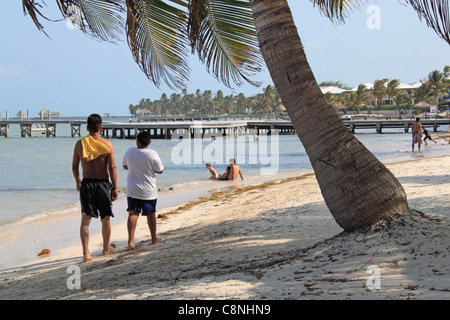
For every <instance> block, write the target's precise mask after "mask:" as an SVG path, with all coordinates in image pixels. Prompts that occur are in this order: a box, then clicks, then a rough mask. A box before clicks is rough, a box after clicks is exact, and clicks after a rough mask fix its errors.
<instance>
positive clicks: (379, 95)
mask: <svg viewBox="0 0 450 320" xmlns="http://www.w3.org/2000/svg"><path fill="white" fill-rule="evenodd" d="M372 93H373V96H374V97H375V98H376V99H377V101H378V102H379V103H380V105H382V104H383V98H384V97H386V94H387V93H386V85H385V83H384V81H383V80H375V82H374V83H373V91H372Z"/></svg>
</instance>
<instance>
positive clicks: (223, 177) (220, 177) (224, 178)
mask: <svg viewBox="0 0 450 320" xmlns="http://www.w3.org/2000/svg"><path fill="white" fill-rule="evenodd" d="M230 171H231V167H230V166H228V167H227V169H226V171H225V173H223V174H219V177H218V178H217V180H229V179H228V176H229V175H230Z"/></svg>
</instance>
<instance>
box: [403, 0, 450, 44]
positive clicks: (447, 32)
mask: <svg viewBox="0 0 450 320" xmlns="http://www.w3.org/2000/svg"><path fill="white" fill-rule="evenodd" d="M406 1H407V2H408V3H409V4H410V5H411V6H412V7H413V8H414V10H416V12H417V14H418V15H419V18H420V19H425V21H426V23H427V25H428V26H429V27H430V28H432V29H433V30H434V31H435V32H436V33H437V34H438V35H439V37H441V38H442V39H443V40H445V41H446V42H447V43H448V44H450V7H449V3H448V0H406Z"/></svg>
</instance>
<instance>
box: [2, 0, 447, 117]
mask: <svg viewBox="0 0 450 320" xmlns="http://www.w3.org/2000/svg"><path fill="white" fill-rule="evenodd" d="M288 2H289V5H290V7H291V10H292V14H293V17H294V20H295V24H296V26H297V29H298V32H299V35H300V37H301V39H302V42H303V45H304V46H305V50H306V54H307V58H308V61H309V63H310V65H311V67H312V70H313V72H314V74H315V76H316V79H317V81H318V82H319V83H320V82H322V81H328V80H333V81H341V82H343V83H344V84H347V85H348V86H350V87H356V86H358V85H359V84H361V83H367V82H369V83H373V82H374V81H375V80H377V79H386V78H390V79H398V80H400V81H401V82H404V83H408V84H412V83H417V82H419V81H420V80H423V79H425V78H426V77H427V76H428V73H429V72H431V71H433V70H440V71H442V70H443V69H444V66H445V65H450V46H449V45H448V44H447V43H446V42H445V41H444V40H442V39H441V38H439V37H438V36H437V35H436V34H435V33H434V31H433V30H431V29H430V28H428V27H427V25H426V23H425V22H424V21H420V20H419V18H418V16H417V14H416V13H415V11H414V10H413V9H412V8H411V7H410V6H407V5H405V3H404V0H398V1H392V0H378V1H368V3H367V5H364V6H362V8H361V9H359V10H356V11H354V12H353V13H351V14H350V16H349V19H347V22H346V24H344V25H335V24H333V23H331V22H330V21H329V20H328V19H327V18H325V17H323V16H322V15H321V14H320V13H319V11H318V9H317V8H315V7H314V6H313V5H312V2H311V1H307V0H289V1H288ZM46 4H47V6H48V7H47V8H44V10H43V12H45V13H47V14H48V16H49V17H50V18H53V19H55V20H56V19H60V18H61V17H60V15H58V11H57V5H56V3H55V1H53V0H47V1H46ZM41 23H42V24H43V25H44V28H45V31H46V32H47V33H48V35H49V36H50V39H49V38H48V37H46V36H45V34H44V33H42V32H40V31H38V29H37V28H36V27H35V25H34V23H33V22H32V20H31V18H30V17H29V16H25V15H24V13H23V10H22V1H20V0H14V1H11V0H2V1H0V110H1V116H2V117H3V118H4V117H5V110H8V113H9V116H10V117H12V116H15V115H16V114H17V113H18V112H19V111H20V110H22V111H23V112H25V113H26V110H29V112H30V115H31V116H32V117H37V116H38V113H39V111H41V110H43V109H49V110H51V111H59V112H61V113H62V115H63V116H87V115H89V114H91V113H99V114H101V115H103V114H104V113H109V114H110V115H115V116H129V109H128V107H129V105H130V104H137V103H138V102H139V101H140V100H141V99H143V98H144V99H147V98H148V99H151V100H157V99H159V98H160V97H161V95H162V94H163V93H166V94H167V95H168V96H170V94H172V93H173V92H177V93H180V92H179V91H173V90H171V89H170V88H168V87H167V86H165V85H163V86H161V87H160V88H157V87H155V85H154V84H153V83H152V82H150V81H149V80H148V79H147V78H146V76H145V75H144V74H143V73H142V71H141V70H140V69H139V67H138V65H137V64H136V63H135V62H134V60H133V58H132V55H131V52H130V50H129V48H128V45H127V43H126V40H124V41H122V42H120V43H118V44H111V43H106V42H101V41H97V40H93V39H91V38H88V37H87V36H85V35H84V34H83V33H82V32H81V31H79V30H77V29H73V28H68V26H67V23H66V21H64V20H61V21H59V22H51V21H45V20H41ZM191 61H192V64H191V69H192V72H191V75H190V83H189V85H188V87H187V88H186V89H187V91H188V92H189V93H195V91H196V90H197V89H200V90H202V91H203V90H212V92H213V93H216V92H217V91H218V90H222V91H223V93H224V94H225V95H228V94H231V93H233V94H239V93H244V94H245V95H246V96H252V95H255V94H257V93H260V92H262V88H263V87H265V86H267V85H272V84H273V83H272V80H271V78H270V75H269V73H268V72H267V70H265V69H264V70H263V71H262V72H261V73H259V74H257V76H256V77H254V80H257V81H260V82H261V83H262V85H261V86H260V87H254V86H252V85H250V84H246V85H243V86H241V87H235V88H234V89H233V90H232V89H229V88H227V87H226V86H225V85H223V84H221V83H220V82H218V81H217V80H216V79H215V78H214V77H213V76H212V75H210V74H209V73H208V72H207V71H206V67H205V66H203V65H202V64H201V63H199V62H198V59H197V58H196V57H192V59H191Z"/></svg>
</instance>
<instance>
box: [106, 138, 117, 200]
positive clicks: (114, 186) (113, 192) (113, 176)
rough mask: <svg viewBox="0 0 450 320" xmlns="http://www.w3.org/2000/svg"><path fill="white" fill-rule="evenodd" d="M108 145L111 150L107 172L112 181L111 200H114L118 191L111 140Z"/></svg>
mask: <svg viewBox="0 0 450 320" xmlns="http://www.w3.org/2000/svg"><path fill="white" fill-rule="evenodd" d="M108 147H109V149H110V150H111V153H109V155H108V173H109V176H110V178H111V183H112V189H111V201H115V200H116V199H117V197H118V196H119V193H118V191H117V167H116V162H115V159H114V149H113V146H112V143H111V142H110V143H109V146H108Z"/></svg>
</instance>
